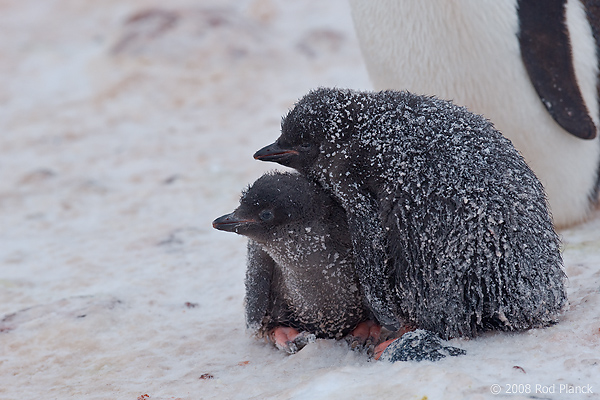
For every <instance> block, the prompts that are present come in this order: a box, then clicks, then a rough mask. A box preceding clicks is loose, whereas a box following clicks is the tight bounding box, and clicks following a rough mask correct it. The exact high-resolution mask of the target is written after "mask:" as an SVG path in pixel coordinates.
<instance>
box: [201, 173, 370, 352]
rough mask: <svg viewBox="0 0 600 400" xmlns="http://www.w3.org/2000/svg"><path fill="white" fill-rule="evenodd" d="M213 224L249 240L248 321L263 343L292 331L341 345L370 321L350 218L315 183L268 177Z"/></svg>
mask: <svg viewBox="0 0 600 400" xmlns="http://www.w3.org/2000/svg"><path fill="white" fill-rule="evenodd" d="M213 226H214V227H215V228H216V229H219V230H223V231H228V232H235V233H237V234H240V235H244V236H246V237H248V238H249V239H250V241H249V245H248V270H247V274H246V322H247V325H248V328H250V329H251V330H252V331H254V332H255V333H256V334H257V335H258V336H259V337H262V336H265V335H267V334H269V333H270V332H271V331H272V330H273V329H275V328H277V327H291V328H294V329H297V330H298V331H305V332H310V333H313V334H314V335H316V337H320V338H336V339H339V338H341V337H343V336H345V335H347V334H348V333H350V332H351V331H352V330H353V329H354V328H355V327H356V326H357V325H359V323H361V322H363V321H365V320H367V319H368V313H367V310H366V308H365V307H364V305H363V300H362V295H361V292H360V289H359V285H358V279H357V277H356V273H355V271H354V256H353V253H352V244H351V242H350V236H349V233H348V226H347V222H346V214H345V212H344V209H343V208H342V207H340V205H338V204H337V203H336V202H335V201H334V200H333V198H332V197H331V196H329V195H328V194H327V193H326V192H325V191H324V190H323V189H322V188H320V187H319V186H318V185H316V184H314V183H312V182H309V181H308V180H306V178H304V177H303V176H301V175H299V174H290V173H270V174H265V175H263V176H262V177H261V178H259V179H258V180H257V181H256V182H254V184H252V186H250V187H249V188H248V189H247V190H246V191H245V192H244V193H243V194H242V197H241V200H240V206H239V207H238V208H237V209H236V210H235V211H234V212H232V213H231V214H228V215H224V216H222V217H220V218H218V219H216V220H215V221H214V222H213ZM275 342H276V343H278V342H277V341H275ZM289 352H294V349H292V350H291V351H289Z"/></svg>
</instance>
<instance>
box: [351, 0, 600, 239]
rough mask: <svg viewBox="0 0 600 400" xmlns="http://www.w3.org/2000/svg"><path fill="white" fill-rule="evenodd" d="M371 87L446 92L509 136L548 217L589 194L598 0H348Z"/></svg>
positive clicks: (560, 221) (589, 202)
mask: <svg viewBox="0 0 600 400" xmlns="http://www.w3.org/2000/svg"><path fill="white" fill-rule="evenodd" d="M350 4H351V7H352V16H353V19H354V23H355V27H356V32H357V35H358V39H359V43H360V46H361V49H362V52H363V55H364V59H365V62H366V65H367V69H368V71H369V74H370V77H371V80H372V82H373V84H374V86H375V88H376V89H378V90H382V89H397V90H409V91H412V92H416V93H421V94H430V95H436V96H438V97H441V98H446V99H452V100H453V101H454V102H455V103H457V104H461V105H464V106H466V107H468V108H469V109H470V110H471V111H473V112H476V113H479V114H483V115H484V116H485V117H486V118H489V119H491V120H492V121H493V122H494V125H495V126H496V127H497V128H498V129H499V130H500V131H501V132H503V134H504V135H506V136H507V137H508V138H509V139H511V140H512V141H513V143H514V144H515V147H516V148H517V149H518V150H519V151H520V152H521V153H522V154H523V156H524V158H525V159H526V161H527V162H528V164H529V165H530V167H531V168H532V169H533V170H534V172H535V173H536V175H537V176H538V178H539V179H540V180H541V181H542V183H543V185H544V187H545V190H546V193H547V195H548V200H549V203H550V208H551V211H552V214H553V218H554V224H555V226H556V227H559V228H560V227H565V226H569V225H572V224H576V223H579V222H581V221H583V220H585V218H586V217H587V216H588V215H589V214H590V211H591V210H592V209H593V207H594V206H595V205H596V204H597V201H598V187H599V182H600V180H599V174H598V171H599V165H600V144H599V143H598V139H597V138H596V136H597V130H598V126H600V125H599V124H598V121H599V106H598V91H599V88H598V52H597V49H598V43H599V41H600V4H598V1H592V0H569V1H567V0H537V1H536V0H487V1H483V0H456V1H447V0H428V1H420V0H406V1H396V0H378V1H372V0H350Z"/></svg>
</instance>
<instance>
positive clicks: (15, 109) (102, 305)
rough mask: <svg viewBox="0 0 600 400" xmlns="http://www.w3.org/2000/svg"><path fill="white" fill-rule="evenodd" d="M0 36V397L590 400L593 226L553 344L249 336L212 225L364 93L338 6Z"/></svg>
mask: <svg viewBox="0 0 600 400" xmlns="http://www.w3.org/2000/svg"><path fill="white" fill-rule="evenodd" d="M0 33H1V34H2V40H1V41H0V74H1V76H2V82H3V84H2V85H0V104H1V107H0V153H1V156H0V227H1V229H0V299H1V301H0V315H3V316H4V317H0V318H1V322H0V399H39V398H44V399H65V398H77V399H108V398H115V399H134V400H135V399H138V398H148V399H210V398H219V399H252V398H256V399H263V398H285V399H287V398H290V399H305V398H306V399H308V398H310V399H337V398H340V399H342V398H344V399H346V398H364V399H370V398H378V399H388V398H393V399H423V398H427V399H438V398H462V399H479V398H491V397H494V395H493V394H492V392H493V391H496V390H498V391H500V395H499V396H496V397H500V398H511V399H521V398H565V399H570V398H573V399H581V398H600V394H599V393H600V214H599V213H596V214H595V215H594V218H593V219H592V220H590V221H589V222H588V223H585V224H583V225H580V226H577V227H573V228H571V229H568V230H565V231H562V232H560V235H561V237H562V239H563V248H564V253H563V257H564V263H565V268H566V273H567V275H568V277H569V281H568V296H569V304H570V308H569V310H568V311H567V312H566V313H565V314H564V315H563V317H562V318H561V321H560V323H558V324H557V325H554V326H552V327H550V328H546V329H536V330H531V331H528V332H525V333H519V334H507V333H488V334H485V335H483V336H481V337H478V338H477V339H473V340H464V339H454V340H452V341H451V344H452V345H454V346H456V347H460V348H463V349H465V350H466V351H467V354H466V355H465V356H460V357H451V358H446V359H444V360H441V361H438V362H435V363H432V362H421V363H415V362H398V363H395V364H390V363H386V362H371V361H368V360H367V359H366V357H365V356H364V354H361V353H358V352H352V351H350V350H349V349H348V346H347V345H346V343H345V342H336V341H333V340H317V341H316V342H315V343H312V344H309V345H308V346H306V347H305V348H304V349H303V350H302V351H300V352H299V353H298V354H295V355H292V356H288V355H287V354H284V353H283V352H278V351H277V350H275V349H274V348H273V347H272V346H271V345H269V344H267V343H264V342H262V341H258V340H256V339H254V338H252V337H251V336H250V335H249V334H248V333H247V332H246V331H245V328H244V308H243V304H242V301H243V297H244V274H245V269H246V265H245V263H246V240H245V239H244V238H243V237H239V236H236V235H232V234H230V233H223V232H219V231H216V230H214V229H213V228H212V227H211V221H212V220H213V219H214V218H216V217H218V216H220V215H223V214H225V213H228V212H230V211H231V210H233V209H234V208H235V207H236V206H237V204H238V198H239V194H240V192H241V190H242V189H243V188H244V187H245V186H247V184H248V183H251V182H253V181H255V180H256V179H257V178H258V177H259V176H260V175H261V174H262V173H263V172H264V171H266V170H269V169H273V168H274V167H275V166H274V165H273V164H267V163H260V162H257V161H254V160H253V159H252V154H253V153H254V152H255V151H256V150H258V149H259V148H261V147H263V146H264V145H266V144H269V143H271V142H273V140H275V139H276V138H277V137H278V136H279V128H280V119H281V116H282V115H285V114H286V113H287V111H288V110H289V108H290V107H291V106H292V105H293V104H294V102H295V101H296V100H297V99H298V98H300V97H302V96H303V95H304V94H305V93H307V92H308V91H309V90H311V89H314V88H316V87H319V86H328V87H348V88H353V89H359V90H368V89H370V88H371V85H370V83H369V80H368V77H367V74H366V71H365V68H364V65H363V63H362V60H361V55H360V52H359V49H358V45H357V42H356V39H355V37H354V33H353V28H352V21H351V19H350V14H349V9H348V5H347V4H346V3H345V2H344V1H342V0H331V1H327V2H315V1H308V0H296V1H293V2H289V1H287V2H286V1H283V0H280V1H275V0H243V1H233V0H225V1H224V0H220V1H217V0H202V1H191V0H174V1H171V2H168V3H165V2H159V1H150V0H119V1H117V0H105V1H102V2H93V1H69V0H47V1H43V2H40V1H34V0H24V1H23V0H6V1H2V2H0ZM494 385H499V386H494ZM576 391H577V392H578V393H573V392H576ZM553 392H554V393H553Z"/></svg>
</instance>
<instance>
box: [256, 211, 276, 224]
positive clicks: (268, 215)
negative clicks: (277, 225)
mask: <svg viewBox="0 0 600 400" xmlns="http://www.w3.org/2000/svg"><path fill="white" fill-rule="evenodd" d="M258 216H259V218H260V219H261V221H265V222H268V221H271V220H272V219H273V217H275V215H274V214H273V211H271V210H262V211H261V212H260V214H258Z"/></svg>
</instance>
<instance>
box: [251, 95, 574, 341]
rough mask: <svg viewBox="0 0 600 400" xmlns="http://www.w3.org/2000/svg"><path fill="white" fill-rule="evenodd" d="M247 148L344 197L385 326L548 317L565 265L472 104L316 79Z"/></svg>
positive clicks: (537, 197)
mask: <svg viewBox="0 0 600 400" xmlns="http://www.w3.org/2000/svg"><path fill="white" fill-rule="evenodd" d="M254 157H255V158H256V159H259V160H264V161H275V162H278V163H280V164H282V165H285V166H288V167H292V168H295V169H297V170H298V171H300V172H301V173H302V174H303V175H305V176H307V177H309V178H310V179H312V180H315V181H317V182H319V183H320V184H321V185H322V186H323V187H324V188H326V189H327V190H328V191H329V192H330V193H331V194H332V195H333V196H334V197H335V198H336V199H337V200H338V201H339V202H340V203H341V205H342V206H343V207H344V209H345V210H346V214H347V218H348V225H349V229H350V234H351V238H352V245H353V248H354V253H355V256H356V272H357V275H358V277H359V282H360V285H361V288H362V290H363V292H364V294H365V297H366V299H367V301H368V305H369V307H370V309H371V311H372V312H373V313H374V315H375V316H376V318H377V320H378V321H379V323H381V324H382V325H384V326H386V327H387V328H390V329H397V328H398V325H399V324H398V321H399V320H400V319H406V320H408V322H409V323H412V324H414V325H415V326H416V327H418V328H421V329H426V330H429V331H433V332H435V333H437V334H438V335H440V336H441V337H442V338H446V339H447V338H451V337H459V336H464V337H472V336H475V335H477V333H478V332H480V331H482V330H487V329H500V330H524V329H529V328H534V327H543V326H547V325H549V324H551V323H554V322H556V321H557V319H558V316H559V313H560V311H561V309H562V307H563V305H564V304H565V302H566V292H565V286H564V283H565V279H566V278H565V275H564V272H563V270H562V259H561V256H560V252H559V240H558V237H557V235H556V233H555V231H554V228H553V226H552V221H551V218H550V215H549V213H548V210H547V206H546V198H545V195H544V191H543V188H542V186H541V184H540V182H539V180H538V179H537V178H536V176H535V175H534V174H533V172H532V171H531V170H530V169H529V167H528V166H527V165H526V164H525V162H524V160H523V158H522V157H521V156H520V155H519V153H518V152H517V151H516V150H515V149H514V147H513V146H512V144H511V143H510V141H509V140H508V139H506V138H504V137H503V136H502V134H501V133H500V132H498V131H497V130H495V129H494V128H493V126H492V124H491V123H490V122H489V121H487V120H485V119H484V118H483V117H481V116H478V115H475V114H472V113H470V112H468V111H467V110H466V109H465V108H462V107H459V106H456V105H453V104H452V103H450V102H448V101H443V100H439V99H436V98H432V97H424V96H417V95H414V94H411V93H408V92H393V91H385V92H378V93H369V92H356V91H352V90H341V89H339V90H338V89H319V90H315V91H313V92H311V93H309V94H308V95H306V96H305V97H304V98H302V99H301V100H300V101H299V102H298V103H297V104H296V106H295V107H294V108H293V109H292V110H291V111H290V113H289V114H288V115H287V116H286V117H285V118H284V119H283V121H282V133H281V136H280V137H279V138H278V139H277V141H276V142H275V143H273V144H272V145H269V146H267V147H265V148H263V149H261V150H259V151H258V152H257V153H256V154H255V155H254Z"/></svg>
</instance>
